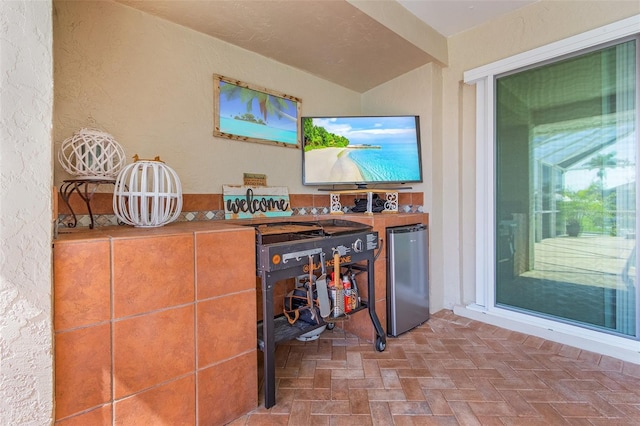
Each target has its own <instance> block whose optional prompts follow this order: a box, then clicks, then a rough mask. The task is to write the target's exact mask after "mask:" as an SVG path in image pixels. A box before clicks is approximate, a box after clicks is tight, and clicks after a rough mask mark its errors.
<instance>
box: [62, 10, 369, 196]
mask: <svg viewBox="0 0 640 426" xmlns="http://www.w3.org/2000/svg"><path fill="white" fill-rule="evenodd" d="M53 5H54V10H55V20H54V52H55V54H54V80H55V117H54V141H55V149H56V152H57V149H58V147H59V146H60V143H61V142H62V141H63V140H64V139H65V138H67V137H69V136H71V135H72V134H73V132H74V131H75V130H77V129H79V128H80V127H99V128H102V129H103V130H105V131H107V132H109V133H111V134H112V135H113V136H114V137H115V138H116V140H117V141H118V142H119V143H120V144H121V145H122V146H123V147H124V149H125V151H126V153H127V156H128V162H130V161H131V156H133V155H134V154H136V153H137V154H139V155H140V157H142V158H153V157H155V156H156V155H159V156H160V158H161V159H162V160H164V161H165V162H166V163H167V164H168V165H169V166H171V167H172V168H173V169H174V170H175V171H176V172H177V173H178V175H179V176H180V180H181V182H182V189H183V191H184V192H185V193H201V194H207V193H219V192H221V191H222V185H224V184H239V183H242V177H243V175H242V174H243V172H248V173H264V174H266V175H267V182H268V184H269V185H271V186H287V187H288V188H289V191H290V192H292V193H301V192H315V191H316V189H315V188H309V187H303V186H302V176H301V173H302V170H301V166H300V155H301V154H300V150H297V149H291V148H283V147H278V146H272V145H264V144H257V143H250V142H241V141H233V140H227V139H221V138H216V137H213V74H214V73H216V74H222V75H224V76H227V77H230V78H234V79H238V80H241V81H244V82H246V83H250V84H253V85H255V86H258V87H265V88H268V89H271V90H275V91H278V92H280V93H286V94H288V95H291V96H296V97H298V98H300V99H302V115H305V114H306V115H313V114H318V115H320V114H358V113H359V112H360V95H359V94H358V93H357V92H354V91H351V90H348V89H345V88H344V87H341V86H338V85H336V84H333V83H329V82H327V81H326V80H322V79H320V78H317V77H315V76H313V75H311V74H308V73H304V72H301V71H299V70H297V69H295V68H292V67H290V66H287V65H284V64H281V63H279V62H276V61H273V60H271V59H268V58H266V57H264V56H260V55H257V54H255V53H252V52H249V51H247V50H244V49H240V48H238V47H235V46H233V45H230V44H228V43H225V42H223V41H221V40H218V39H215V38H212V37H210V36H207V35H204V34H201V33H198V32H196V31H193V30H190V29H187V28H185V27H182V26H180V25H177V24H173V23H170V22H168V21H165V20H162V19H159V18H156V17H154V16H152V15H149V14H145V13H143V12H141V11H139V10H135V9H132V8H129V7H127V6H124V5H122V4H118V3H113V2H76V1H62V0H56V1H54V2H53ZM55 167H56V169H55V181H56V182H60V181H61V180H62V179H66V178H68V175H67V174H66V173H65V172H64V170H62V168H61V167H60V166H59V165H58V163H57V161H56V162H55Z"/></svg>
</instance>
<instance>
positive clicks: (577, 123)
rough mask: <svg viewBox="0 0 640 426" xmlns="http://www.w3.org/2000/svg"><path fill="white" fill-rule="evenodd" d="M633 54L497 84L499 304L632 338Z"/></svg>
mask: <svg viewBox="0 0 640 426" xmlns="http://www.w3.org/2000/svg"><path fill="white" fill-rule="evenodd" d="M637 51H638V46H637V40H636V39H633V38H632V39H628V40H622V41H620V42H617V43H615V44H612V45H608V46H604V47H600V48H598V49H593V50H591V51H588V52H582V53H580V54H577V55H573V56H571V57H565V58H561V59H559V60H557V61H554V62H549V63H545V64H542V65H538V66H534V67H530V68H528V69H524V70H519V71H516V72H513V73H509V74H506V75H501V76H497V77H496V79H495V105H496V109H495V139H496V145H495V146H496V151H495V153H496V157H495V171H496V188H495V191H496V192H495V194H496V205H495V218H496V223H495V233H496V234H495V241H496V246H495V254H496V256H495V277H496V282H495V305H496V306H499V307H502V308H505V309H511V310H516V311H520V312H525V313H528V314H531V315H536V316H542V317H546V318H551V319H554V320H557V321H563V322H567V323H571V324H574V325H578V326H582V327H587V328H592V329H596V330H600V331H605V332H608V333H612V334H618V335H623V336H629V337H635V336H636V334H637V333H636V315H637V312H636V306H637V293H638V291H637V286H636V283H637V280H636V273H635V269H636V268H635V266H636V265H635V259H636V254H635V251H636V224H637V223H638V220H637V216H636V192H637V191H636V175H637V170H638V164H637V147H638V139H637V138H638V130H637V125H638V123H637V117H638V111H637V105H636V102H637V99H638V95H637V90H638V89H637V84H638V69H637V63H638V58H637Z"/></svg>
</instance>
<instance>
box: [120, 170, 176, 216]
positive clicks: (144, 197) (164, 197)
mask: <svg viewBox="0 0 640 426" xmlns="http://www.w3.org/2000/svg"><path fill="white" fill-rule="evenodd" d="M113 211H114V212H115V214H116V216H117V217H118V219H120V220H121V221H122V222H124V223H126V224H128V225H134V226H137V227H148V228H151V227H157V226H162V225H166V224H167V223H171V222H173V221H174V220H176V219H177V218H178V216H179V215H180V212H181V211H182V187H181V185H180V179H179V178H178V175H177V174H176V172H175V171H174V170H173V169H172V168H171V167H169V166H167V165H166V164H164V163H163V162H162V161H159V159H157V160H139V161H136V162H134V163H131V164H129V165H127V166H126V167H125V168H124V169H122V171H121V172H120V174H119V175H118V178H117V179H116V185H115V190H114V192H113Z"/></svg>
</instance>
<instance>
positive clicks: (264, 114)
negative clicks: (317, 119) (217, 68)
mask: <svg viewBox="0 0 640 426" xmlns="http://www.w3.org/2000/svg"><path fill="white" fill-rule="evenodd" d="M213 93H214V114H213V122H214V129H213V135H214V136H218V137H222V138H228V139H235V140H240V141H247V142H257V143H265V144H272V145H279V146H286V147H290V148H300V146H301V144H300V132H299V131H298V129H299V128H300V104H301V101H300V99H298V98H296V97H294V96H289V95H285V94H283V93H277V92H274V91H272V90H268V89H264V88H259V87H254V86H252V85H250V84H247V83H243V82H241V81H238V80H233V79H230V78H227V77H223V76H221V75H218V74H214V75H213Z"/></svg>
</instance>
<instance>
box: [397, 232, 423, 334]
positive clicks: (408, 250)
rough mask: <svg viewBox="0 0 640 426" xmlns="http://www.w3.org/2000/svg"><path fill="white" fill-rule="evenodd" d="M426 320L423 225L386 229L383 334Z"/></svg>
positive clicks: (404, 329)
mask: <svg viewBox="0 0 640 426" xmlns="http://www.w3.org/2000/svg"><path fill="white" fill-rule="evenodd" d="M428 319H429V233H428V229H427V226H426V225H423V224H418V225H408V226H398V227H393V228H387V334H388V335H390V336H398V335H400V334H402V333H404V332H406V331H409V330H411V329H412V328H414V327H417V326H418V325H420V324H422V323H423V322H425V321H426V320H428Z"/></svg>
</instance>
